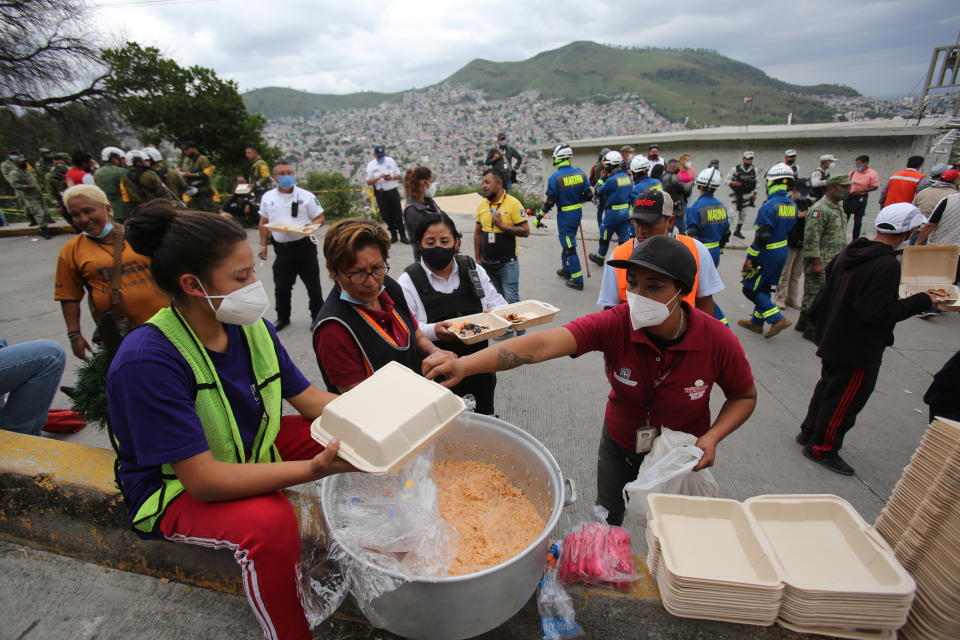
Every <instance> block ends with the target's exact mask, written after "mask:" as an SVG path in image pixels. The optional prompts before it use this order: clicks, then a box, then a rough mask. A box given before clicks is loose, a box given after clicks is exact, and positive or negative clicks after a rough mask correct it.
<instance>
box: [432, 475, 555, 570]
mask: <svg viewBox="0 0 960 640" xmlns="http://www.w3.org/2000/svg"><path fill="white" fill-rule="evenodd" d="M434 473H435V476H436V481H437V491H438V494H439V499H440V515H441V516H443V518H444V519H445V520H446V521H447V522H449V523H450V524H451V525H452V526H453V527H454V528H455V529H456V530H457V533H458V534H459V536H458V541H457V555H456V558H454V560H453V562H451V563H450V567H449V570H448V573H449V574H450V575H452V576H455V575H463V574H466V573H474V572H477V571H482V570H484V569H487V568H489V567H493V566H496V565H498V564H501V563H503V562H506V561H507V560H509V559H510V558H512V557H514V556H516V555H518V554H519V553H520V552H521V551H523V550H524V549H526V548H527V547H528V546H530V544H531V543H532V542H533V541H534V540H536V539H537V536H539V535H540V534H541V533H542V532H543V529H544V527H545V526H546V523H544V521H543V518H542V517H540V514H539V513H538V512H537V510H536V508H535V507H534V506H533V504H532V503H531V502H530V500H529V499H528V498H527V497H526V495H524V493H523V491H521V490H520V489H518V488H517V487H516V486H515V485H514V484H513V483H511V482H510V480H509V478H507V476H505V475H504V474H503V472H502V471H500V470H499V469H498V468H497V467H496V466H495V465H493V464H490V463H489V462H478V461H476V460H445V461H442V462H437V463H436V464H435V465H434Z"/></svg>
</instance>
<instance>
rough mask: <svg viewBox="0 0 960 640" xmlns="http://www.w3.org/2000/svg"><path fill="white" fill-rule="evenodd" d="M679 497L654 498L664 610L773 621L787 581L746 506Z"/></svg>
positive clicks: (652, 526) (652, 529)
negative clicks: (755, 529)
mask: <svg viewBox="0 0 960 640" xmlns="http://www.w3.org/2000/svg"><path fill="white" fill-rule="evenodd" d="M681 497H684V496H672V495H664V494H654V495H651V496H649V501H650V505H651V514H655V518H654V519H653V520H652V521H648V522H647V530H648V533H647V540H648V545H649V546H650V548H651V549H652V550H653V549H655V550H654V551H652V552H651V553H653V554H654V555H655V558H656V574H655V575H656V577H657V586H658V587H659V588H660V599H661V601H662V602H663V606H664V608H665V609H666V610H667V611H669V612H670V613H672V614H674V615H676V616H680V617H684V618H708V619H710V620H723V621H725V622H739V623H742V624H753V625H771V624H773V623H774V621H775V620H776V619H777V612H778V611H779V608H780V600H781V597H782V595H783V584H782V582H781V581H780V576H779V575H777V571H776V568H775V567H774V565H773V563H772V562H771V561H770V552H769V549H767V548H766V546H765V543H764V542H763V541H762V540H760V539H759V537H758V536H757V535H756V533H755V531H754V529H753V527H752V526H751V524H750V522H749V520H748V518H747V515H746V513H745V512H744V510H743V508H742V505H741V504H740V503H739V502H737V501H735V500H720V499H706V498H704V499H698V500H677V499H676V498H681ZM651 540H652V543H651Z"/></svg>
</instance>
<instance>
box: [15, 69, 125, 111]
mask: <svg viewBox="0 0 960 640" xmlns="http://www.w3.org/2000/svg"><path fill="white" fill-rule="evenodd" d="M107 75H109V74H104V75H102V76H100V77H99V78H96V79H95V80H94V81H93V82H92V83H90V86H89V87H87V88H86V89H83V90H81V91H78V92H76V93H72V94H70V95H66V96H54V97H50V98H42V99H32V98H28V97H26V96H0V107H24V108H26V109H50V108H56V107H58V106H60V105H63V104H67V103H70V102H75V101H77V100H83V99H86V98H94V97H99V96H105V95H107V92H106V90H105V89H103V88H102V87H98V86H97V85H98V84H99V83H100V82H102V81H103V80H104V79H105V78H106V77H107Z"/></svg>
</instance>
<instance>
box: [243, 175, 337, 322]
mask: <svg viewBox="0 0 960 640" xmlns="http://www.w3.org/2000/svg"><path fill="white" fill-rule="evenodd" d="M273 179H274V180H275V181H276V182H277V185H278V186H277V187H276V188H275V189H271V190H270V191H267V192H266V193H265V194H263V199H262V200H261V201H260V253H259V256H260V259H261V260H266V259H267V233H268V229H267V226H266V225H267V224H269V223H271V222H286V223H292V224H296V225H301V226H302V225H307V224H323V221H324V217H323V207H321V206H320V201H319V200H317V198H316V196H314V195H313V194H312V193H310V192H309V191H307V190H306V189H301V188H300V187H298V186H296V185H297V177H296V174H294V172H293V167H291V166H290V163H288V162H280V163H278V164H277V165H276V166H275V167H274V168H273ZM269 233H270V234H272V236H273V246H274V250H275V251H276V254H277V257H276V259H275V260H274V261H273V284H274V297H275V298H276V307H277V320H276V322H275V323H274V324H275V326H276V329H277V331H281V330H283V329H284V328H285V327H287V326H288V325H289V324H290V298H291V295H292V292H293V285H294V283H295V282H296V281H297V276H300V280H302V281H303V284H304V285H305V286H306V287H307V295H308V296H309V297H310V320H311V322H312V321H313V318H315V317H316V315H317V314H318V313H319V312H320V307H322V306H323V290H322V288H321V285H320V261H319V259H318V258H317V241H316V239H315V238H314V237H313V236H307V237H304V236H302V235H298V234H295V233H285V232H281V231H269ZM308 326H309V325H308Z"/></svg>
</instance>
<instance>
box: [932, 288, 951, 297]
mask: <svg viewBox="0 0 960 640" xmlns="http://www.w3.org/2000/svg"><path fill="white" fill-rule="evenodd" d="M927 293H929V294H930V295H932V296H936V297H938V298H946V297H947V296H949V295H950V292H949V291H947V290H946V289H927Z"/></svg>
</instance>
